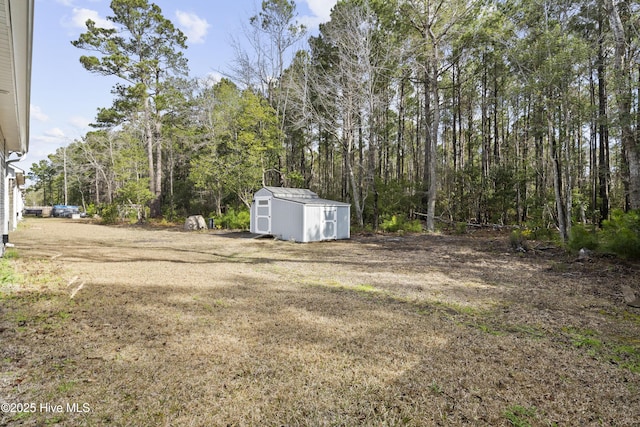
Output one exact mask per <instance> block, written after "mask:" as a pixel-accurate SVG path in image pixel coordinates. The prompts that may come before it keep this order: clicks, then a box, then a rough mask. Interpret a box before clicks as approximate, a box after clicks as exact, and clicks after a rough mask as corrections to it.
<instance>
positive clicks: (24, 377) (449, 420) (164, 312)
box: [0, 219, 640, 426]
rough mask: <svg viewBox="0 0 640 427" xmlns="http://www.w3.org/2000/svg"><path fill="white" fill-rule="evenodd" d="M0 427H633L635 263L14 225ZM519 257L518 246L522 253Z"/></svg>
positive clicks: (449, 239) (1, 291)
mask: <svg viewBox="0 0 640 427" xmlns="http://www.w3.org/2000/svg"><path fill="white" fill-rule="evenodd" d="M11 240H12V242H13V243H15V244H16V248H15V249H12V250H11V251H10V252H9V253H8V256H7V257H5V258H4V259H2V260H1V261H0V272H1V274H0V281H1V283H0V404H2V408H3V411H2V412H1V413H0V425H12V426H13V425H16V426H17V425H37V426H40V425H64V426H68V425H91V426H94V425H109V426H111V425H118V426H132V425H136V426H163V425H167V426H178V425H180V426H188V425H193V426H218V425H234V426H235V425H238V426H244V425H256V426H258V425H260V426H262V425H273V426H278V425H286V426H302V425H321V426H325V425H326V426H334V425H335V426H354V425H371V426H378V425H390V426H399V425H407V426H423V425H480V426H482V425H486V426H554V425H561V426H565V425H576V426H578V425H579V426H587V425H603V426H633V425H638V422H639V421H638V420H640V309H635V308H631V307H628V306H627V305H626V304H625V303H624V299H623V296H622V292H621V290H620V286H621V285H622V284H626V285H628V286H631V287H632V288H634V289H635V290H636V291H640V274H639V273H640V266H638V265H637V264H630V263H623V262H621V261H618V260H615V259H609V258H594V259H589V260H576V257H575V256H572V255H568V254H565V253H564V252H562V251H560V250H547V249H545V250H537V251H536V250H535V249H534V250H531V251H529V252H527V253H524V254H521V253H517V252H514V251H512V250H511V249H510V246H509V242H508V236H507V235H501V234H490V235H483V236H479V235H470V236H445V235H409V236H396V235H375V234H372V235H362V236H356V237H354V238H353V239H352V240H349V241H339V242H325V243H314V244H295V243H290V242H281V241H275V240H271V239H252V238H248V236H247V235H246V234H243V233H223V232H219V231H218V232H212V231H205V232H191V233H188V232H182V231H180V230H177V229H171V228H165V229H159V228H158V229H149V228H141V227H106V226H100V225H94V224H91V223H89V222H87V221H75V222H74V221H71V220H56V219H30V220H28V221H27V222H26V223H24V224H23V225H22V226H21V229H20V230H19V231H17V232H15V233H13V234H12V236H11ZM532 246H533V247H534V248H535V245H532Z"/></svg>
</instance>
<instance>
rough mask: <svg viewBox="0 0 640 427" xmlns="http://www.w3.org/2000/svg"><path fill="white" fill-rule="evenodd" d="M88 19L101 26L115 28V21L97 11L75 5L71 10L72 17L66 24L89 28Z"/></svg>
mask: <svg viewBox="0 0 640 427" xmlns="http://www.w3.org/2000/svg"><path fill="white" fill-rule="evenodd" d="M88 19H91V20H92V21H93V22H95V23H96V26H97V27H99V28H115V27H114V25H113V22H111V21H108V20H107V19H105V18H102V17H100V15H99V14H98V12H97V11H95V10H92V9H85V8H78V7H74V8H73V9H72V10H71V18H70V19H68V20H67V22H66V23H65V25H66V26H68V27H73V28H82V29H85V28H87V26H86V22H87V20H88Z"/></svg>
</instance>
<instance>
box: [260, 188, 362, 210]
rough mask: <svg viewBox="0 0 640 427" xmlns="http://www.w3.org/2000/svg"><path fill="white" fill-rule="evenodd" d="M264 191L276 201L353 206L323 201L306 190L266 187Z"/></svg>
mask: <svg viewBox="0 0 640 427" xmlns="http://www.w3.org/2000/svg"><path fill="white" fill-rule="evenodd" d="M264 189H265V190H267V191H269V192H270V193H271V194H272V195H273V197H275V198H276V199H284V200H288V201H290V202H295V203H302V204H305V205H323V206H351V205H350V204H349V203H344V202H338V201H335V200H328V199H321V198H320V197H319V196H318V195H317V194H316V193H314V192H313V191H311V190H308V189H306V188H288V187H264Z"/></svg>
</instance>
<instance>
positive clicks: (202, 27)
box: [176, 10, 211, 43]
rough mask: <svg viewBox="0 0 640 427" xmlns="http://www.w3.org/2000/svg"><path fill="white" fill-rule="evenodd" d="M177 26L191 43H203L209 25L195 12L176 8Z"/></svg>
mask: <svg viewBox="0 0 640 427" xmlns="http://www.w3.org/2000/svg"><path fill="white" fill-rule="evenodd" d="M176 18H178V27H179V28H180V29H181V30H182V32H183V33H184V34H185V35H186V36H187V41H188V42H191V43H204V38H205V36H206V35H207V32H208V31H209V28H210V27H211V25H209V23H208V22H207V20H206V19H204V18H200V17H199V16H198V15H196V14H195V13H189V12H183V11H181V10H176Z"/></svg>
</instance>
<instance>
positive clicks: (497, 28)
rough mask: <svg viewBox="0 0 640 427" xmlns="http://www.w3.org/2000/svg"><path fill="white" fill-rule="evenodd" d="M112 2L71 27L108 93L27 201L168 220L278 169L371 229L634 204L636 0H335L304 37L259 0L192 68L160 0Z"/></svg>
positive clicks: (638, 173) (287, 2)
mask: <svg viewBox="0 0 640 427" xmlns="http://www.w3.org/2000/svg"><path fill="white" fill-rule="evenodd" d="M111 6H112V10H113V15H112V16H111V17H110V18H109V19H110V20H111V21H112V22H113V23H114V24H115V25H116V28H115V29H101V28H97V27H96V26H95V24H94V23H93V22H91V21H89V22H87V31H86V32H85V33H83V34H82V35H81V36H80V38H79V39H78V40H75V41H73V42H72V43H73V44H74V45H75V46H77V47H78V48H80V49H81V50H79V51H78V53H79V57H80V61H81V63H82V64H83V66H84V67H85V68H86V69H87V70H88V71H89V72H94V73H98V74H101V75H114V76H118V77H120V78H121V83H120V84H118V85H117V86H116V87H114V89H113V93H114V101H113V105H112V106H106V107H105V108H104V109H101V110H100V111H99V114H98V115H97V117H96V120H95V130H94V131H92V132H89V133H87V134H86V135H85V137H84V138H82V140H78V141H75V142H73V143H72V144H70V145H69V146H67V147H64V148H61V149H59V150H58V151H57V152H56V153H55V154H52V155H50V156H49V159H48V160H44V161H41V162H40V163H37V164H34V165H33V167H32V169H31V173H30V178H31V179H32V181H33V185H32V186H31V187H30V191H32V192H33V193H34V195H35V197H36V198H37V200H36V202H37V203H38V204H40V203H43V204H53V203H67V204H79V205H83V206H85V207H86V208H87V209H89V210H92V209H98V208H103V209H106V208H108V207H109V206H111V207H113V206H129V205H133V206H149V208H150V214H151V216H156V217H157V216H163V217H165V218H168V219H177V218H179V217H183V216H186V215H190V214H196V213H200V214H204V215H211V214H216V213H217V214H220V213H222V212H223V211H225V210H226V209H228V208H231V207H232V208H234V209H239V208H241V207H242V206H248V205H249V204H250V203H251V198H252V194H253V192H254V191H256V190H257V189H259V188H260V187H261V186H263V185H275V186H280V185H282V186H292V187H305V188H311V189H313V190H314V191H316V192H318V193H319V194H320V195H322V196H323V197H326V198H332V199H337V200H341V201H346V202H349V203H351V204H352V214H353V221H354V224H357V225H360V226H365V227H372V228H377V227H378V225H379V224H380V223H381V221H383V220H384V219H388V218H389V217H390V216H391V215H401V216H408V215H409V214H410V213H411V212H420V213H423V214H424V218H425V220H426V228H427V229H429V230H433V229H434V228H435V226H436V222H437V220H442V221H446V222H450V223H454V222H464V223H468V222H472V223H477V224H487V223H490V224H523V223H525V224H528V225H530V226H532V227H534V226H536V227H557V229H558V230H559V234H560V237H561V238H562V239H563V240H565V239H566V238H567V236H568V235H569V232H570V229H571V226H572V224H576V223H584V224H594V225H596V226H597V225H599V224H601V223H602V221H603V220H605V219H607V218H609V217H610V215H611V212H612V210H613V209H622V210H629V209H639V208H640V145H639V144H638V140H639V130H640V108H639V102H638V101H639V99H640V63H639V61H638V60H639V57H638V54H639V49H638V48H639V43H638V42H639V40H640V33H639V32H638V29H639V23H640V21H639V18H640V14H639V9H640V4H638V3H637V2H635V1H626V0H621V1H615V0H580V1H572V0H553V1H551V0H505V1H500V0H494V1H482V0H341V1H339V2H338V3H337V5H336V6H335V7H334V9H333V11H332V14H331V20H330V21H329V22H327V23H325V24H323V25H321V26H320V30H319V33H318V35H317V36H311V37H309V36H308V35H307V34H306V31H305V29H304V27H302V26H301V25H299V24H297V21H296V10H295V3H294V2H293V1H291V0H267V1H264V2H263V3H262V9H261V12H259V13H258V14H257V15H256V16H254V17H251V19H250V20H249V22H248V23H247V24H248V25H247V26H246V31H245V33H244V34H243V35H242V36H240V39H238V40H236V43H235V44H234V48H235V50H236V59H235V61H234V62H233V63H232V64H229V68H228V70H226V71H227V76H226V78H224V79H222V80H221V81H211V80H203V79H199V78H195V77H190V76H189V74H188V64H187V62H186V59H185V58H184V56H183V50H184V49H185V47H186V45H185V41H186V37H185V36H184V34H182V33H181V32H180V31H179V30H178V29H176V28H175V27H174V26H173V24H172V23H171V22H170V21H168V20H167V19H166V18H164V17H163V15H162V11H161V10H160V9H159V8H158V7H157V6H155V5H153V4H150V3H148V2H147V1H146V0H114V1H113V2H112V5H111ZM246 46H249V47H248V48H247V47H246ZM83 53H84V54H86V55H82V54H83ZM212 54H213V52H212ZM81 55H82V56H81Z"/></svg>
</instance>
